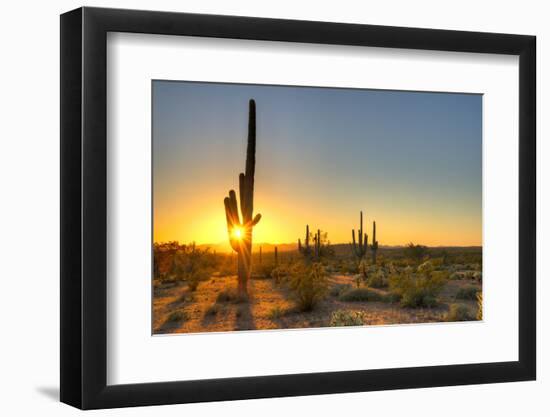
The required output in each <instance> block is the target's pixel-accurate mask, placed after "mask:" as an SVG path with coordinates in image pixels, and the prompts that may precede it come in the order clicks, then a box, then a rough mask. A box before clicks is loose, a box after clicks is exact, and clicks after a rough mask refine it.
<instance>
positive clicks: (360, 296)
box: [340, 288, 382, 302]
mask: <svg viewBox="0 0 550 417" xmlns="http://www.w3.org/2000/svg"><path fill="white" fill-rule="evenodd" d="M340 300H341V301H354V302H355V301H381V300H382V297H381V296H380V294H378V293H377V292H375V291H373V290H369V289H368V288H356V289H353V290H351V291H346V292H345V293H343V294H342V295H341V296H340Z"/></svg>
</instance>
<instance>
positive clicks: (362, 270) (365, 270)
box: [357, 259, 369, 279]
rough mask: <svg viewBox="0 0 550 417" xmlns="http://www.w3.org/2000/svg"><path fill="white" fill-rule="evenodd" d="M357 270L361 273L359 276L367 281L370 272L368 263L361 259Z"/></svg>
mask: <svg viewBox="0 0 550 417" xmlns="http://www.w3.org/2000/svg"><path fill="white" fill-rule="evenodd" d="M357 270H358V271H359V274H360V275H362V276H363V278H365V279H367V274H368V272H369V265H368V264H367V261H365V260H364V259H361V262H359V265H357Z"/></svg>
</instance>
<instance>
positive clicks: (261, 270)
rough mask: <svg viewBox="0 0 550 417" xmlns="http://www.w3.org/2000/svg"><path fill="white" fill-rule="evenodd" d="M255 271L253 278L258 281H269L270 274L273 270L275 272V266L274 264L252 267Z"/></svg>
mask: <svg viewBox="0 0 550 417" xmlns="http://www.w3.org/2000/svg"><path fill="white" fill-rule="evenodd" d="M254 269H255V272H256V273H255V278H260V279H262V278H263V279H269V278H271V274H272V273H273V270H275V264H274V263H265V262H264V263H263V264H261V265H254Z"/></svg>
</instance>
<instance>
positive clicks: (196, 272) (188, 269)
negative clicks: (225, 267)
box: [166, 243, 218, 291]
mask: <svg viewBox="0 0 550 417" xmlns="http://www.w3.org/2000/svg"><path fill="white" fill-rule="evenodd" d="M217 263H218V257H217V256H216V255H215V254H212V253H210V252H209V249H208V248H207V249H200V248H197V247H196V246H195V244H194V243H193V244H191V245H181V246H178V249H177V250H176V251H175V253H174V254H173V257H172V264H171V267H170V274H167V275H166V276H167V277H171V278H172V279H174V280H177V281H185V282H187V284H188V285H189V289H190V290H191V291H195V290H196V289H197V287H198V285H199V282H200V281H204V280H206V279H208V277H209V276H210V274H211V272H212V268H213V267H214V266H216V265H217Z"/></svg>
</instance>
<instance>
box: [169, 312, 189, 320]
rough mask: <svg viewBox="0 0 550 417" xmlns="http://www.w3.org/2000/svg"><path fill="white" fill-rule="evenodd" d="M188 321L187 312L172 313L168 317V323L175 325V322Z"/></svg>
mask: <svg viewBox="0 0 550 417" xmlns="http://www.w3.org/2000/svg"><path fill="white" fill-rule="evenodd" d="M187 319H188V316H187V313H186V312H185V311H182V310H176V311H172V312H171V313H170V314H169V315H168V319H167V320H166V321H168V322H171V323H173V322H177V321H183V320H187Z"/></svg>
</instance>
